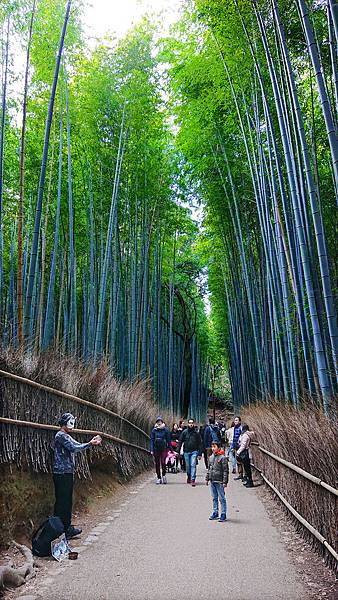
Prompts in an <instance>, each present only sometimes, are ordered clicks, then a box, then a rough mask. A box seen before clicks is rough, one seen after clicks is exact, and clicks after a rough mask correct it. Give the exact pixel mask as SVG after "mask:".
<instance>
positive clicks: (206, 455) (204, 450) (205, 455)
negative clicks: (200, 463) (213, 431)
mask: <svg viewBox="0 0 338 600" xmlns="http://www.w3.org/2000/svg"><path fill="white" fill-rule="evenodd" d="M207 427H208V423H205V424H204V425H201V427H200V436H201V439H202V440H203V458H204V464H205V468H206V469H207V468H208V453H207V449H206V447H205V446H204V432H205V430H206V428H207Z"/></svg>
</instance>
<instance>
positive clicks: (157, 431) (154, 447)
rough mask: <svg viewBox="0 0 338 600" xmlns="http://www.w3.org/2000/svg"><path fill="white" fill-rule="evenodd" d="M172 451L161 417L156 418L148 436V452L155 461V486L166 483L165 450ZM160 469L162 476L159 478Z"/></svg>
mask: <svg viewBox="0 0 338 600" xmlns="http://www.w3.org/2000/svg"><path fill="white" fill-rule="evenodd" d="M168 448H170V450H173V447H172V445H171V436H170V431H169V429H168V428H167V427H166V426H165V423H164V421H163V419H162V417H157V419H156V423H155V425H154V428H153V429H152V432H151V434H150V452H151V454H152V455H153V457H154V459H155V469H156V477H157V479H156V484H157V485H158V484H160V483H164V484H166V483H167V476H166V472H167V468H166V462H165V459H166V457H167V450H168ZM161 469H162V476H161Z"/></svg>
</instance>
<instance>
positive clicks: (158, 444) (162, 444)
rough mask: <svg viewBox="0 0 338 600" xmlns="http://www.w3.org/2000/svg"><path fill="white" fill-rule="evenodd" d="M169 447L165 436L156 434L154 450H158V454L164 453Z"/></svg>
mask: <svg viewBox="0 0 338 600" xmlns="http://www.w3.org/2000/svg"><path fill="white" fill-rule="evenodd" d="M166 447H167V440H166V437H163V435H157V432H156V433H155V440H154V448H155V450H157V452H164V450H165V449H166Z"/></svg>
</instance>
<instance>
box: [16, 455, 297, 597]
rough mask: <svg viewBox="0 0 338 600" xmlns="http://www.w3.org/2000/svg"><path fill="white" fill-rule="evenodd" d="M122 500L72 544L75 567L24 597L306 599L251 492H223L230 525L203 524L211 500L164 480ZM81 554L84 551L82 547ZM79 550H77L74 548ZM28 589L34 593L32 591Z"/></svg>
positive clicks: (177, 478)
mask: <svg viewBox="0 0 338 600" xmlns="http://www.w3.org/2000/svg"><path fill="white" fill-rule="evenodd" d="M127 493H128V498H127V500H126V501H125V502H123V503H122V504H121V505H120V506H119V508H118V509H116V510H112V511H111V514H110V515H108V516H107V517H106V519H105V521H104V522H102V523H100V524H99V525H98V526H97V528H94V529H93V530H92V532H91V533H90V534H89V535H88V537H87V538H86V536H82V539H81V541H80V540H78V541H77V542H76V543H77V545H78V547H79V552H80V554H79V558H78V560H77V561H76V562H75V561H74V562H73V561H64V563H62V564H56V563H54V564H53V565H51V567H53V568H52V569H51V570H50V572H49V576H48V577H47V578H46V576H40V577H38V579H37V580H36V581H35V582H34V584H32V586H29V587H28V586H26V589H25V591H24V589H23V588H22V590H21V597H22V595H27V594H33V595H32V596H29V597H30V598H32V600H33V598H34V599H36V598H39V599H40V598H43V599H44V600H94V599H95V600H115V599H118V600H129V599H130V600H155V599H156V600H173V599H174V598H179V599H180V600H195V599H196V600H204V599H206V600H210V599H212V598H220V599H222V598H231V599H232V600H300V599H301V598H306V591H305V589H304V587H303V585H302V584H301V582H300V581H299V580H297V576H296V571H295V569H294V567H293V565H292V564H291V562H290V557H289V556H288V554H287V553H286V551H285V549H284V547H283V545H282V543H281V540H280V537H279V534H278V532H277V530H276V529H275V528H274V527H273V525H272V523H271V521H270V520H269V518H268V516H267V514H266V512H265V509H264V507H263V505H262V503H261V502H260V500H259V499H258V497H257V495H256V492H255V490H246V489H245V488H243V486H242V484H241V482H237V481H233V480H232V477H231V481H230V483H229V486H228V492H227V496H228V521H227V522H226V523H218V522H217V521H216V522H211V521H209V520H208V516H209V514H210V508H211V501H210V490H209V488H207V487H206V486H205V485H204V469H203V468H202V466H201V465H200V467H199V477H198V485H197V487H196V488H191V487H190V486H189V485H187V484H186V483H185V475H184V474H178V475H175V474H169V476H168V485H166V486H164V485H161V486H156V485H155V484H154V479H153V478H152V479H151V480H149V478H146V479H145V480H143V481H142V480H141V481H140V480H139V479H138V481H137V484H136V485H135V487H133V486H131V487H129V488H128V492H127ZM80 544H81V545H80ZM72 545H73V546H75V541H73V543H72ZM29 588H30V589H29Z"/></svg>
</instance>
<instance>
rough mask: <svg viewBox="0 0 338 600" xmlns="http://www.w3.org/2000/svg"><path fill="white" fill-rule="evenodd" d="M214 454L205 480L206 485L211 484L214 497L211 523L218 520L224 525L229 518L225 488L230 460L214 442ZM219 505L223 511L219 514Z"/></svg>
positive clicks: (219, 444)
mask: <svg viewBox="0 0 338 600" xmlns="http://www.w3.org/2000/svg"><path fill="white" fill-rule="evenodd" d="M211 449H212V454H211V456H210V458H209V466H208V471H207V474H206V478H205V483H206V485H208V484H209V482H210V491H211V497H212V513H211V515H210V517H209V520H210V521H215V520H216V519H218V521H219V522H220V523H224V521H226V518H227V504H226V498H225V488H226V487H227V484H228V479H229V467H228V458H227V457H226V456H225V454H224V450H223V448H221V443H220V442H218V441H214V442H212V444H211ZM219 505H220V507H221V511H220V513H219V508H218V507H219Z"/></svg>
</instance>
